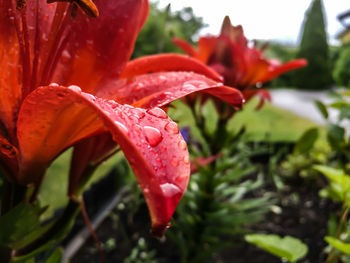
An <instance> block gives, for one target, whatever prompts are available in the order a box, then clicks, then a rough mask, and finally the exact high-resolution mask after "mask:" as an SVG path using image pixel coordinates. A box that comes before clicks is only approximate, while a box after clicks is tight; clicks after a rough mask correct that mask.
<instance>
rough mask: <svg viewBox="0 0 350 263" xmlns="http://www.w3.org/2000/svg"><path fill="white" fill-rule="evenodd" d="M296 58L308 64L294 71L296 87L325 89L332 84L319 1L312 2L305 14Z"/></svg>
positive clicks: (321, 7)
mask: <svg viewBox="0 0 350 263" xmlns="http://www.w3.org/2000/svg"><path fill="white" fill-rule="evenodd" d="M297 57H299V58H306V59H307V60H308V62H309V64H308V66H307V67H305V68H302V69H299V70H297V71H295V75H294V80H295V84H296V86H298V87H299V88H302V89H325V88H328V87H329V86H330V85H331V84H332V76H331V65H330V59H329V47H328V43H327V34H326V31H325V22H324V16H323V6H322V2H321V0H314V1H313V2H312V3H311V5H310V7H309V9H308V11H307V13H306V16H305V20H304V27H303V33H302V39H301V43H300V47H299V51H298V54H297Z"/></svg>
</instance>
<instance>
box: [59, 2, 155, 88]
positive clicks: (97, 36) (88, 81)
mask: <svg viewBox="0 0 350 263" xmlns="http://www.w3.org/2000/svg"><path fill="white" fill-rule="evenodd" d="M94 3H95V4H96V6H97V8H98V10H99V12H100V15H99V17H97V18H89V17H87V16H86V15H84V14H79V15H78V17H77V18H76V19H75V20H74V21H71V22H70V26H71V30H70V31H69V32H70V37H69V41H68V43H67V44H66V48H65V49H64V51H63V52H62V56H61V59H60V61H59V64H58V70H57V71H56V72H55V74H54V77H53V79H52V81H53V82H57V83H60V84H62V85H70V84H74V85H79V86H80V87H81V88H82V89H83V90H84V91H88V92H94V91H95V90H96V89H97V88H98V87H99V86H100V85H103V83H105V82H108V81H109V80H110V79H115V78H117V77H118V75H119V74H120V73H121V70H122V69H123V68H124V66H125V64H126V63H127V61H128V60H129V58H130V56H131V53H132V51H133V47H134V42H135V39H136V37H137V34H138V33H139V30H140V29H141V27H142V25H143V24H144V22H145V20H146V17H147V15H148V9H149V6H148V1H146V0H118V1H105V0H96V1H94ZM87 76H89V77H88V78H87Z"/></svg>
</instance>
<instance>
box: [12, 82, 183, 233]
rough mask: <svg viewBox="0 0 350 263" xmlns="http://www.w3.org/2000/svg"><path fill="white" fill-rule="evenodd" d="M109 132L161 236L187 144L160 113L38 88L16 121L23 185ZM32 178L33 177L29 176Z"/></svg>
mask: <svg viewBox="0 0 350 263" xmlns="http://www.w3.org/2000/svg"><path fill="white" fill-rule="evenodd" d="M102 129H103V130H108V131H109V132H110V133H111V134H112V137H113V140H115V141H116V142H117V143H118V144H119V146H120V147H121V149H122V151H123V152H124V155H125V156H126V158H127V159H128V161H129V163H130V165H131V167H132V169H133V171H134V173H135V175H136V177H137V179H138V181H139V183H140V185H141V188H142V189H143V192H144V195H145V197H146V201H147V204H148V206H149V210H150V213H151V218H152V228H153V231H154V233H155V234H156V235H162V234H163V232H164V231H165V229H166V226H167V224H168V222H169V220H170V218H171V216H172V214H173V212H174V210H175V208H176V206H177V204H178V202H179V201H180V199H181V197H182V195H183V193H184V191H185V189H186V187H187V183H188V179H189V174H190V162H189V156H188V151H187V147H186V143H185V142H184V140H183V138H182V136H181V135H180V133H179V128H178V126H177V124H176V123H174V122H172V121H171V120H170V119H169V118H168V116H167V115H166V113H165V112H162V111H161V110H160V109H158V108H155V109H150V110H148V111H146V110H142V109H139V108H134V107H132V106H129V105H121V104H118V103H117V102H114V101H109V100H105V99H100V98H96V97H94V96H92V95H90V94H87V93H84V92H81V91H80V90H79V88H78V87H76V86H74V87H70V88H65V87H59V86H48V87H41V88H38V89H37V90H35V91H34V92H32V93H31V94H30V95H29V96H28V97H27V98H26V100H25V101H24V104H23V106H22V109H21V112H20V114H19V119H18V139H19V144H20V151H21V167H20V168H21V171H22V172H23V173H22V174H21V175H22V176H26V177H27V178H24V177H22V178H20V179H22V180H23V181H26V180H28V179H29V180H33V178H28V177H30V176H35V172H36V170H37V169H39V171H40V165H41V166H45V165H47V163H49V162H50V161H51V160H52V159H53V158H54V157H55V156H56V155H57V154H59V153H60V152H61V151H62V150H63V149H65V148H66V147H68V146H70V145H72V144H74V143H75V142H77V141H78V140H80V139H83V138H85V137H88V136H91V135H93V134H96V133H98V132H100V131H101V130H102ZM34 179H35V178H34Z"/></svg>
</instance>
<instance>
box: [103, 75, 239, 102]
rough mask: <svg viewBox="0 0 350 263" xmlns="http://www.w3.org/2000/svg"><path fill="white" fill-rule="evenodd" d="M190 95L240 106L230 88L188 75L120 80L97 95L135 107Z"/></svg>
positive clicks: (235, 90)
mask: <svg viewBox="0 0 350 263" xmlns="http://www.w3.org/2000/svg"><path fill="white" fill-rule="evenodd" d="M194 92H203V93H208V94H210V95H213V96H216V97H218V98H220V99H222V100H224V101H226V102H228V103H230V104H231V105H232V106H234V107H238V108H239V107H240V106H241V105H242V103H243V97H242V94H241V93H240V92H239V91H238V90H237V89H234V88H231V87H226V86H223V85H222V84H221V83H218V82H216V81H213V80H212V79H208V78H206V77H205V76H203V75H199V74H196V73H192V72H160V73H152V74H145V75H140V76H136V77H133V78H130V79H121V80H118V81H116V82H115V83H113V85H111V86H110V87H105V89H103V90H101V91H100V92H99V93H98V96H100V97H104V98H109V99H114V100H117V101H118V102H119V103H127V104H132V105H134V106H136V107H141V108H151V107H162V106H164V105H166V104H169V103H170V102H172V101H174V100H177V99H179V98H182V97H184V96H186V95H189V94H191V93H194Z"/></svg>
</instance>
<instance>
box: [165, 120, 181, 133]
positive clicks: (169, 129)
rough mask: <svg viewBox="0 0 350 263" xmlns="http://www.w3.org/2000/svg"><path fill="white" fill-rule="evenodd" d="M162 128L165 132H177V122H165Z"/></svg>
mask: <svg viewBox="0 0 350 263" xmlns="http://www.w3.org/2000/svg"><path fill="white" fill-rule="evenodd" d="M164 129H165V130H166V131H167V132H170V133H172V134H178V133H179V127H178V126H177V124H176V123H175V122H173V121H171V122H168V123H167V124H165V126H164Z"/></svg>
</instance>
